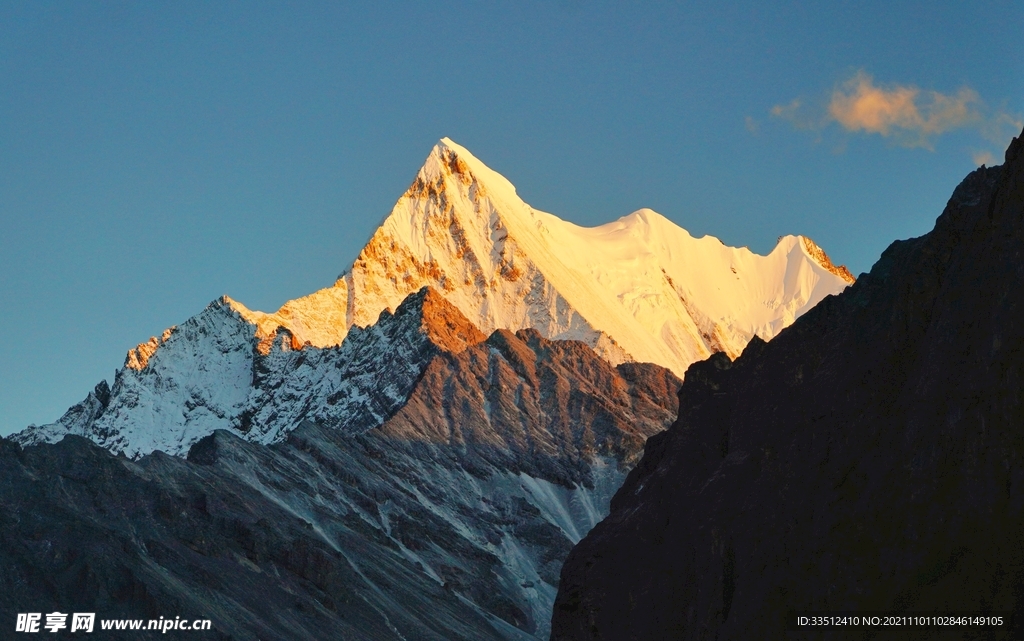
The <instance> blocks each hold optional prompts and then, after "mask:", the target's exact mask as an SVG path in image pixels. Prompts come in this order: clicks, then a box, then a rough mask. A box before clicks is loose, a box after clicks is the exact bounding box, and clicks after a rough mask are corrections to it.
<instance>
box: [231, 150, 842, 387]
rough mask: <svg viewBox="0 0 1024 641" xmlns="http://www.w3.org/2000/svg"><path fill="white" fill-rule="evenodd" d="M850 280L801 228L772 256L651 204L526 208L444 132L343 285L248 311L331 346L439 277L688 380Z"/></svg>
mask: <svg viewBox="0 0 1024 641" xmlns="http://www.w3.org/2000/svg"><path fill="white" fill-rule="evenodd" d="M851 282H853V277H852V276H851V275H850V274H849V272H848V271H847V270H846V269H845V268H844V267H838V268H837V267H835V266H833V265H832V264H831V262H830V261H829V260H828V257H827V256H825V254H824V252H823V251H821V249H819V248H818V247H817V246H816V245H815V244H814V243H813V242H811V241H810V240H809V239H807V238H804V237H801V236H784V237H782V238H781V239H780V240H779V243H778V245H777V246H776V247H775V249H774V250H773V251H772V252H771V253H770V254H769V255H768V256H760V255H757V254H754V253H752V252H751V251H749V250H748V249H746V248H739V249H737V248H733V247H727V246H725V245H723V244H722V243H721V242H720V241H719V240H718V239H716V238H713V237H710V236H705V237H703V238H693V237H692V236H690V234H689V233H687V232H686V230H684V229H682V228H680V227H678V226H676V225H675V224H674V223H672V222H671V221H669V220H668V219H666V218H665V217H663V216H661V215H660V214H657V213H655V212H653V211H651V210H649V209H641V210H639V211H637V212H634V213H632V214H630V215H628V216H625V217H623V218H620V219H619V220H617V221H615V222H612V223H608V224H606V225H602V226H600V227H594V228H585V227H579V226H577V225H573V224H572V223H569V222H566V221H563V220H560V219H558V218H557V217H555V216H553V215H551V214H547V213H544V212H541V211H538V210H536V209H533V208H532V207H530V206H529V205H527V204H526V203H524V202H523V201H522V200H521V199H520V198H519V196H518V195H517V194H516V190H515V187H513V186H512V184H511V183H509V182H508V180H506V179H505V178H504V177H503V176H501V175H499V174H498V173H496V172H494V171H492V170H491V169H489V168H488V167H487V166H486V165H484V164H483V163H482V162H480V161H479V160H477V159H476V158H475V157H474V156H473V155H472V154H470V153H469V152H468V151H466V150H465V149H463V148H462V147H460V146H459V145H457V144H455V143H454V142H452V141H451V140H449V139H447V138H445V139H442V140H441V141H440V142H439V143H438V144H437V145H436V146H435V147H434V149H433V150H432V151H431V153H430V156H429V157H428V158H427V161H426V163H425V164H424V166H423V168H422V169H420V171H419V173H418V175H417V176H416V179H415V181H413V184H412V186H411V187H410V188H409V190H408V191H407V192H406V193H405V194H404V195H402V197H401V198H400V199H399V200H398V203H397V204H396V205H395V208H394V209H393V210H392V212H391V215H390V216H388V217H387V219H386V220H385V221H384V223H383V224H382V225H381V227H380V228H379V229H378V230H377V232H376V233H375V234H374V235H373V237H372V238H371V239H370V242H369V243H368V244H367V245H366V247H365V248H363V250H362V252H360V254H359V256H358V258H356V260H355V263H354V264H353V265H352V267H351V268H350V269H348V270H347V271H346V272H345V273H344V274H343V275H342V276H341V277H340V278H339V279H338V281H337V282H336V283H335V284H334V286H333V287H329V288H327V289H323V290H320V291H318V292H315V293H313V294H311V295H309V296H306V297H304V298H299V299H296V300H293V301H290V302H288V303H286V304H285V305H284V306H283V307H282V308H281V309H280V310H278V311H277V312H276V313H273V314H264V313H262V312H255V311H250V310H248V309H246V308H244V307H242V306H241V305H237V304H236V309H238V311H239V312H240V313H241V314H242V315H243V316H244V317H245V318H247V319H249V320H250V321H252V322H254V323H256V324H257V325H258V326H259V333H260V334H261V335H264V336H265V335H271V334H273V332H274V331H275V330H276V328H277V327H278V326H283V327H286V328H288V329H289V330H290V331H291V332H292V333H293V334H294V336H296V337H297V339H298V340H299V341H300V342H305V341H308V342H310V343H311V344H312V345H314V346H321V347H324V346H329V345H336V344H339V343H340V342H341V341H342V340H343V339H344V338H345V335H346V334H347V333H348V331H349V329H350V328H351V326H352V325H358V326H365V325H369V324H371V323H373V322H375V321H376V319H377V316H378V315H379V314H380V312H381V311H382V310H385V309H391V310H393V309H395V307H397V305H398V304H399V303H401V301H402V300H404V299H405V297H406V296H407V295H409V294H410V293H411V292H414V291H417V290H418V289H420V288H421V287H423V286H424V285H431V286H433V287H435V288H437V289H438V290H439V291H441V292H442V293H443V295H444V297H445V298H447V299H448V300H449V301H450V302H451V303H453V304H454V305H455V306H456V307H457V308H458V309H459V310H460V311H462V313H463V314H465V315H466V317H467V318H468V319H469V320H470V321H472V322H473V323H475V324H476V325H477V326H478V327H479V328H480V329H481V330H483V331H484V332H485V333H490V332H491V331H492V330H494V329H498V328H507V329H513V330H516V329H523V328H527V327H532V328H535V329H537V330H539V331H540V332H541V334H543V335H544V336H546V337H548V338H573V339H578V340H583V341H584V342H586V343H588V344H589V345H591V346H592V347H595V348H596V349H597V351H598V352H599V353H601V354H602V355H604V356H605V357H606V358H608V359H609V360H611V361H612V362H621V361H624V360H636V361H644V362H653V363H657V364H659V365H662V366H664V367H668V368H669V369H671V370H672V371H674V372H675V373H676V374H677V375H680V376H682V375H683V373H684V372H685V371H686V368H687V367H688V366H689V365H690V364H691V363H693V362H694V361H696V360H700V359H703V358H706V357H707V356H708V355H710V354H711V353H712V352H717V351H725V352H727V353H728V354H729V355H730V356H736V355H737V354H739V352H740V351H742V349H743V347H744V346H745V345H746V344H747V341H749V340H750V338H751V337H752V336H754V335H755V334H757V335H758V336H760V337H762V338H764V339H770V338H772V337H773V336H775V335H776V334H777V333H778V332H779V331H780V330H781V329H782V328H783V327H785V326H787V325H789V324H790V323H792V322H793V320H794V319H795V318H796V317H797V316H799V315H800V314H802V313H803V312H805V311H807V310H808V309H810V308H811V307H812V306H814V305H815V304H816V303H817V302H818V301H820V300H821V299H822V298H824V297H825V296H826V295H828V294H834V293H836V292H839V291H841V290H842V289H843V288H845V287H846V286H847V285H849V284H850V283H851Z"/></svg>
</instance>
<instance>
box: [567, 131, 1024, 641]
mask: <svg viewBox="0 0 1024 641" xmlns="http://www.w3.org/2000/svg"><path fill="white" fill-rule="evenodd" d="M1022 147H1024V145H1022V143H1021V141H1020V140H1018V139H1015V140H1014V142H1013V144H1012V145H1011V146H1010V148H1009V149H1008V151H1007V159H1006V164H1005V165H1004V166H1003V167H997V168H991V169H986V168H981V169H979V170H977V171H975V172H973V173H972V174H971V175H969V176H968V177H967V178H966V179H965V180H964V182H963V183H962V184H961V185H960V186H959V187H958V188H957V190H956V191H955V192H954V194H953V197H952V198H951V199H950V201H949V204H948V205H947V207H946V209H945V211H944V212H943V214H942V215H941V216H940V217H939V219H938V220H937V222H936V226H935V229H934V230H933V231H932V232H930V233H929V234H927V235H925V236H923V237H921V238H916V239H912V240H907V241H902V242H896V243H893V245H892V246H890V247H889V249H887V250H886V251H885V253H884V254H883V255H882V257H881V259H880V260H879V261H878V263H876V264H875V266H874V267H873V268H872V270H871V273H870V274H869V275H866V276H862V277H861V278H860V280H859V281H858V282H857V283H856V284H855V285H854V286H852V287H851V288H850V289H848V290H847V291H845V292H844V293H842V294H840V295H838V296H835V297H829V298H826V299H825V300H824V301H822V302H821V303H820V304H819V305H818V306H817V307H816V308H815V309H814V310H812V311H811V312H809V313H808V314H807V315H805V316H804V317H802V318H801V319H799V320H798V321H797V322H796V323H795V324H794V325H793V326H792V327H791V328H789V329H787V330H785V331H784V332H782V333H781V334H780V335H779V336H778V337H777V338H775V339H774V340H773V341H772V342H771V343H769V344H765V343H763V342H759V341H756V340H755V341H754V342H752V343H751V344H750V345H749V346H748V347H747V349H746V350H745V351H744V353H743V354H742V356H741V357H740V358H738V359H737V360H736V361H735V362H730V361H729V359H728V358H726V357H725V356H723V355H715V356H713V357H712V358H711V359H709V360H707V361H705V362H702V363H698V364H695V365H694V366H692V367H691V368H690V370H689V371H688V372H687V374H686V379H685V383H684V385H683V387H682V390H681V391H680V397H679V398H680V415H679V419H678V421H677V422H676V423H675V424H674V425H673V427H672V428H671V429H670V430H668V431H667V432H664V433H662V434H659V435H657V436H654V437H652V438H651V439H650V440H649V441H648V442H647V445H646V450H645V453H644V456H643V458H642V460H641V462H640V463H639V465H638V466H637V467H636V468H635V469H634V470H633V471H632V472H631V473H630V475H629V477H628V479H627V481H626V483H625V485H624V486H623V487H622V488H621V489H620V491H619V492H618V493H617V494H616V496H615V498H614V499H613V502H612V512H611V515H610V516H609V517H608V518H607V519H606V520H605V521H603V522H602V523H600V524H599V525H598V526H597V527H596V528H595V529H594V530H592V531H591V533H590V534H589V535H588V536H587V537H586V538H585V539H584V540H583V541H582V542H581V543H580V544H579V545H578V546H577V547H576V548H574V549H573V551H572V553H571V554H570V556H569V558H568V560H567V562H566V564H565V566H564V567H563V570H562V575H561V585H560V587H559V593H558V597H557V600H556V604H555V610H554V618H553V622H552V630H553V631H552V636H551V638H552V639H554V640H558V641H563V640H569V639H579V640H582V639H644V640H652V639H776V638H879V639H881V638H900V639H906V638H921V639H924V638H928V639H933V638H949V639H960V638H1024V617H1018V618H1017V620H1016V621H1015V622H1014V623H1013V624H1012V626H1010V627H1008V628H1004V629H1003V630H1002V631H1001V632H998V633H993V632H992V631H991V630H989V631H984V632H980V631H977V630H975V631H972V630H965V629H955V630H948V629H947V630H944V631H943V630H917V631H915V630H908V629H902V630H898V631H878V630H874V631H864V630H861V631H856V632H853V631H849V630H844V631H837V630H828V631H823V630H821V629H819V630H815V631H814V632H813V633H799V632H786V630H785V622H784V617H785V615H786V613H787V611H790V610H798V609H803V610H816V611H832V612H836V611H862V612H863V611H897V612H913V611H927V612H938V613H941V612H951V611H960V612H963V611H968V612H993V611H1014V610H1016V611H1017V612H1018V614H1019V613H1021V612H1024V607H1022V606H1024V459H1022V457H1024V149H1022Z"/></svg>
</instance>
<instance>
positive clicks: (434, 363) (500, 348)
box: [0, 290, 680, 641]
mask: <svg viewBox="0 0 1024 641" xmlns="http://www.w3.org/2000/svg"><path fill="white" fill-rule="evenodd" d="M399 328H403V329H402V331H398V329H399ZM188 331H192V330H191V329H190V328H188V327H182V328H179V329H178V330H176V331H175V334H174V335H178V334H179V333H181V332H188ZM361 331H363V332H365V336H364V337H363V338H360V337H359V336H358V335H356V334H355V333H354V334H353V335H350V337H349V341H347V342H346V345H356V344H359V343H360V341H362V342H363V343H362V344H364V348H363V349H364V350H369V352H367V353H373V354H379V345H381V344H383V345H387V346H389V349H390V350H391V352H390V353H392V358H393V359H398V358H400V357H402V358H407V359H408V362H409V363H419V365H418V366H417V367H418V369H417V372H416V376H414V377H412V378H410V379H408V384H407V386H406V387H403V388H402V390H401V394H398V393H397V392H396V394H391V393H388V394H383V392H381V390H384V391H386V390H388V389H390V387H389V386H395V385H398V384H400V383H401V384H402V385H406V384H405V383H402V381H405V380H407V379H405V378H401V377H400V374H401V373H402V372H403V371H405V370H403V369H402V368H401V367H399V365H402V363H396V364H391V365H387V367H384V366H382V365H381V363H380V361H378V360H375V359H370V360H369V361H367V362H366V363H364V364H363V365H361V366H360V367H363V366H365V367H366V368H368V369H360V368H355V369H351V370H346V369H345V367H355V365H354V364H358V363H360V362H361V361H359V359H356V358H354V357H353V358H349V359H345V360H341V359H338V360H337V361H330V360H321V361H320V362H319V364H316V365H314V366H313V367H314V369H315V370H316V371H321V370H323V369H324V367H325V364H329V365H330V366H329V367H327V369H328V370H330V371H335V370H337V371H338V374H337V376H338V380H339V381H343V380H344V381H349V384H350V385H355V389H360V390H364V389H365V390H367V391H374V390H375V391H376V392H377V393H380V394H383V395H382V396H379V397H366V398H363V397H360V398H363V401H361V402H364V403H365V407H367V408H370V409H373V408H377V409H375V410H374V411H378V410H379V412H380V416H381V417H382V418H380V419H379V420H380V421H381V423H382V424H381V425H379V426H378V427H376V428H374V429H365V428H364V429H358V430H352V429H346V427H345V425H336V424H335V423H334V422H332V421H333V419H332V416H333V415H332V414H331V413H330V412H331V408H332V407H337V405H339V404H341V402H342V400H337V401H336V403H335V405H333V406H332V405H331V399H332V398H333V396H332V395H331V394H333V393H337V389H349V388H331V389H335V392H333V393H331V394H328V393H327V392H326V391H320V390H319V388H314V389H302V381H307V378H304V376H303V374H302V369H303V367H305V364H304V363H303V362H300V361H301V360H302V359H303V358H305V359H306V360H307V361H308V360H309V359H312V358H319V359H331V358H337V356H336V355H335V356H331V354H333V352H332V351H331V350H299V351H296V350H293V349H289V348H287V347H286V346H288V345H289V343H288V342H285V343H284V344H283V345H282V344H281V343H282V339H281V336H280V335H279V336H278V337H277V338H276V339H275V341H276V342H275V343H274V344H273V345H271V346H270V349H269V350H268V352H267V354H266V355H261V354H260V352H259V350H255V351H251V352H250V353H249V354H248V355H247V356H248V357H250V358H253V359H254V362H255V363H256V366H254V367H255V368H256V369H255V370H254V371H260V370H259V368H258V366H259V363H261V362H262V361H261V360H260V359H261V358H273V359H279V360H280V361H281V362H277V363H276V364H274V365H273V367H269V368H268V371H269V372H287V374H286V375H284V376H281V377H280V378H273V377H270V378H267V379H265V380H263V381H262V382H261V383H260V384H259V385H257V388H258V389H262V390H265V392H266V393H265V395H264V396H263V397H261V398H263V399H264V400H265V402H264V403H262V404H251V405H248V406H247V407H251V408H255V409H254V416H261V415H262V414H261V412H263V413H266V412H271V411H276V412H279V414H280V416H281V417H283V416H284V413H285V412H288V411H291V412H295V411H297V408H296V407H295V406H294V405H293V404H292V403H293V399H300V400H301V399H304V398H310V397H314V398H321V396H322V397H323V398H322V400H321V404H322V406H321V405H316V406H311V407H309V408H307V410H306V411H305V412H304V414H305V415H306V416H314V417H319V420H316V421H314V420H304V421H302V422H300V424H299V425H298V426H297V427H296V428H295V429H292V430H289V431H288V432H287V434H286V436H285V438H284V440H283V441H281V442H278V443H276V444H273V445H270V446H267V445H263V444H260V443H255V442H251V441H248V440H245V439H242V438H240V437H239V436H238V435H236V434H237V432H236V431H235V430H218V431H215V432H214V433H213V434H212V435H209V436H207V437H205V438H203V439H201V440H200V441H198V442H197V443H196V444H195V445H193V446H192V448H191V449H190V451H189V453H188V460H185V459H184V458H180V457H173V456H167V455H165V454H163V453H162V452H156V453H153V454H150V455H146V456H143V457H141V458H139V459H138V460H136V461H132V460H129V459H127V458H125V457H123V456H121V457H117V456H114V455H112V454H110V453H109V452H108V451H106V450H104V449H101V448H99V447H97V446H96V445H94V444H93V443H92V441H90V440H86V439H83V438H78V437H74V436H72V437H68V438H65V439H64V440H62V441H61V442H59V443H58V444H56V445H50V444H41V445H35V446H29V447H26V448H24V449H21V448H20V447H19V446H17V445H16V444H14V443H12V442H10V441H3V442H2V447H0V459H2V460H0V567H2V568H3V571H2V572H0V614H2V618H3V619H4V620H11V621H13V617H14V615H15V613H17V612H24V611H38V610H40V609H43V610H45V611H48V612H49V611H53V610H54V609H60V611H64V610H66V609H69V608H70V609H73V610H74V611H89V612H92V611H95V612H97V613H98V614H99V615H100V616H103V617H107V618H115V617H127V618H146V617H148V616H152V617H153V618H156V617H159V616H161V615H164V616H166V615H167V614H171V615H172V616H177V615H181V616H189V617H192V618H210V619H212V620H213V623H214V628H215V634H211V637H210V638H235V639H250V638H260V639H264V640H269V639H282V640H283V639H288V640H292V639H323V638H344V639H438V640H441V639H467V640H477V639H514V640H520V641H522V640H529V639H545V638H547V636H548V634H549V622H550V611H551V604H552V602H553V600H554V596H555V591H556V588H557V584H558V571H559V569H560V567H561V564H562V561H563V560H564V558H565V555H566V554H567V553H568V551H569V550H570V549H571V547H572V545H573V544H574V543H576V542H577V541H578V540H579V539H580V538H581V537H582V536H583V534H585V533H586V532H587V531H588V530H589V529H590V528H591V527H593V525H594V524H595V523H597V522H598V521H599V520H600V519H601V518H602V517H603V516H604V515H605V514H606V513H607V509H608V501H609V500H610V498H611V495H612V493H613V492H614V491H615V489H616V488H617V487H618V486H619V485H620V484H621V483H622V480H623V479H624V478H625V474H626V472H627V471H628V469H629V467H630V466H631V465H632V464H633V463H634V462H635V461H636V459H637V458H638V457H639V454H640V451H641V449H642V447H643V442H644V440H645V439H646V438H647V437H648V436H650V435H652V434H655V433H657V432H659V431H661V430H663V429H665V428H666V427H667V426H668V425H669V424H670V423H671V421H672V420H673V418H674V416H675V413H676V411H677V406H676V403H675V397H674V392H675V390H676V389H678V386H679V385H680V381H679V379H677V378H676V377H675V376H674V375H673V374H672V373H671V372H669V371H668V370H666V369H664V368H661V367H658V366H656V365H652V364H635V363H631V364H622V365H619V366H618V367H612V366H611V365H610V364H609V363H608V362H607V361H605V360H604V359H602V358H600V357H599V356H598V355H597V354H596V353H595V352H594V351H593V350H591V349H590V348H589V347H587V346H586V345H584V344H582V343H578V342H573V341H548V340H547V339H544V338H543V337H542V336H540V334H539V333H537V332H535V331H529V330H524V331H521V332H518V333H515V334H513V333H511V332H508V331H498V332H495V333H493V334H492V335H491V336H490V337H489V338H486V339H485V337H484V336H483V334H481V333H480V332H479V331H478V330H476V329H475V328H474V327H473V326H472V325H470V324H468V322H467V321H466V320H465V318H464V317H462V316H461V314H459V312H458V311H457V310H455V309H454V307H452V306H451V305H449V304H448V303H446V302H445V301H444V299H443V298H440V297H439V296H437V295H436V293H434V292H431V291H430V290H424V291H421V292H419V293H417V294H415V295H413V296H411V297H410V298H409V300H407V301H406V302H405V303H403V305H401V306H400V307H399V309H398V310H397V311H396V312H395V314H394V315H393V316H392V315H390V314H389V315H386V317H385V318H383V319H382V321H381V322H380V323H378V324H377V325H376V326H375V328H371V329H367V330H361ZM371 339H372V340H371ZM167 340H174V339H173V335H172V336H171V337H170V338H168V339H167ZM376 341H379V342H380V343H378V342H376ZM373 345H378V347H374V348H373V349H371V348H370V347H366V346H373ZM396 346H397V347H401V349H398V348H397V347H396ZM340 349H344V346H343V347H342V348H340ZM335 351H336V350H335ZM317 354H320V355H319V356H317ZM403 355H404V356H403ZM160 358H161V353H160V352H157V353H156V355H155V356H153V357H152V358H151V359H150V362H149V365H148V367H149V368H153V367H157V366H158V365H159V363H158V362H157V361H158V359H160ZM385 364H386V363H385ZM374 367H376V368H378V369H373V368H374ZM410 371H411V370H410ZM359 376H364V377H366V379H367V380H371V379H374V380H372V382H373V383H374V384H373V385H369V384H368V385H369V386H362V387H360V386H361V385H362V383H358V381H359V380H362V379H360V378H359ZM353 381H355V382H353ZM325 389H326V388H325ZM395 389H396V390H397V389H398V388H397V387H396V388H395ZM300 392H301V393H300ZM399 397H400V398H401V399H402V405H401V407H398V408H392V409H391V410H387V409H386V408H387V407H390V406H389V405H388V403H391V402H392V400H393V399H394V398H399ZM345 398H355V394H354V393H353V394H351V395H349V396H348V397H345ZM375 398H376V399H377V400H373V399H375ZM345 402H350V401H345ZM105 404H106V405H108V406H109V404H110V399H109V395H108V393H107V391H106V390H104V389H97V390H96V391H95V392H94V393H93V394H92V395H90V397H89V399H88V402H86V403H84V404H83V405H82V408H81V412H76V413H75V414H73V416H79V415H80V414H82V415H84V414H87V413H89V412H92V411H93V410H94V408H102V407H104V405H105ZM370 409H368V410H367V411H370ZM321 412H322V413H321ZM350 415H351V414H350ZM277 420H283V418H280V417H279V418H278V419H277ZM375 420H376V419H375ZM253 422H254V424H258V421H257V420H256V419H254V420H253ZM252 429H257V428H256V427H253V428H252ZM217 635H220V636H217ZM197 638H199V637H197Z"/></svg>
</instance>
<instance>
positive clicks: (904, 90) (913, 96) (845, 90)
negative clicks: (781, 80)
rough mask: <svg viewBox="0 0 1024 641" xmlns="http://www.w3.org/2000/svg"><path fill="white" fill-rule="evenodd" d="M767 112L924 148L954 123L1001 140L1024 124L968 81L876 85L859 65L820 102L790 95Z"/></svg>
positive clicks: (817, 127)
mask: <svg viewBox="0 0 1024 641" xmlns="http://www.w3.org/2000/svg"><path fill="white" fill-rule="evenodd" d="M771 114H772V116H774V117H776V118H782V119H784V120H788V121H789V122H790V123H791V124H793V126H794V127H796V128H798V129H810V130H814V131H819V132H820V131H822V130H824V129H825V128H826V127H828V126H830V125H832V124H837V125H839V126H840V127H842V128H843V129H844V130H846V131H848V132H852V133H864V134H878V135H879V136H882V137H883V138H888V139H890V140H892V141H893V142H894V143H896V144H898V145H901V146H904V147H923V148H925V149H933V142H934V140H935V139H936V138H937V137H938V136H940V135H942V134H944V133H946V132H948V131H952V130H954V129H963V128H973V129H976V130H977V131H978V132H979V133H980V134H981V135H982V136H983V137H984V138H985V139H986V140H990V141H992V142H996V143H999V144H1005V143H1006V142H1007V140H1008V139H1009V138H1010V137H1011V136H1012V135H1013V134H1015V133H1018V132H1019V131H1020V130H1021V128H1022V127H1024V121H1022V118H1021V117H1020V116H1017V115H1014V114H1010V113H1008V112H1006V111H1005V110H995V111H993V110H991V109H989V108H988V107H987V106H986V105H985V103H984V101H982V99H981V97H980V96H979V95H978V92H976V91H974V90H973V89H971V88H969V87H962V88H961V89H959V90H958V91H957V92H956V93H953V94H943V93H940V92H938V91H923V90H921V89H919V88H918V87H915V86H913V85H888V86H881V85H877V84H875V81H874V79H873V78H872V77H871V76H870V75H869V74H867V73H865V72H864V71H858V72H857V73H855V74H854V75H853V76H852V77H851V78H849V79H848V80H846V81H845V82H843V83H841V84H839V85H838V86H836V87H835V89H833V90H832V92H831V94H830V95H829V96H828V99H827V101H825V102H824V104H820V103H819V105H818V106H817V107H808V106H805V104H804V101H802V100H800V99H795V100H792V101H791V102H789V103H786V104H779V105H775V106H774V107H772V109H771Z"/></svg>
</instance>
